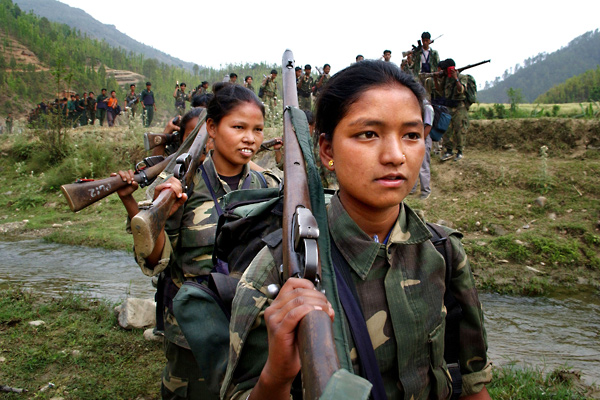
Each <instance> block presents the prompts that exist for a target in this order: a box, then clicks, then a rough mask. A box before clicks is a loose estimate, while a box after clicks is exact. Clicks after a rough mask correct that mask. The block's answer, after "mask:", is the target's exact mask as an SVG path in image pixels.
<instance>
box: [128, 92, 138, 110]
mask: <svg viewBox="0 0 600 400" xmlns="http://www.w3.org/2000/svg"><path fill="white" fill-rule="evenodd" d="M139 102H140V100H139V98H138V95H137V94H135V93H131V92H129V93H127V96H125V105H126V106H127V107H129V108H137V103H139Z"/></svg>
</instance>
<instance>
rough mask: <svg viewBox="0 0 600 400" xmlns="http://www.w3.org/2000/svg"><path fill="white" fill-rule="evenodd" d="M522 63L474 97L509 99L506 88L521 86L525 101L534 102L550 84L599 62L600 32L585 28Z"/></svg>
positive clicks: (482, 101)
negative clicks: (558, 46) (559, 45)
mask: <svg viewBox="0 0 600 400" xmlns="http://www.w3.org/2000/svg"><path fill="white" fill-rule="evenodd" d="M524 64H525V66H524V67H521V66H517V68H516V71H515V73H514V74H512V75H510V76H508V77H506V78H505V79H504V80H502V81H500V82H498V83H496V84H495V85H494V86H493V87H492V88H490V89H486V90H481V91H479V93H478V94H477V99H478V100H479V101H480V102H481V103H508V102H509V99H508V96H507V95H506V91H507V90H508V89H509V88H513V89H521V90H522V94H523V100H524V101H525V102H533V101H534V100H535V99H536V98H537V97H538V96H540V95H541V94H543V93H545V92H546V91H548V90H549V89H550V88H552V87H553V86H555V85H558V84H561V83H563V82H564V81H566V80H567V79H569V78H571V77H573V76H575V75H579V74H581V73H583V72H586V71H588V70H590V69H596V66H598V65H600V32H599V31H598V30H597V29H596V30H595V31H590V32H586V33H584V34H583V35H581V36H579V37H577V38H575V39H573V40H572V41H571V42H569V44H568V45H567V46H566V47H563V48H561V49H559V50H557V51H555V52H553V53H550V54H546V53H541V54H538V55H537V56H535V57H531V58H528V59H527V60H525V61H524Z"/></svg>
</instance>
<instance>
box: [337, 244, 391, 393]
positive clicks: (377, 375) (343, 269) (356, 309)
mask: <svg viewBox="0 0 600 400" xmlns="http://www.w3.org/2000/svg"><path fill="white" fill-rule="evenodd" d="M331 257H332V260H333V267H334V269H335V278H336V282H337V285H338V286H337V288H338V294H339V296H340V301H341V303H342V308H343V309H344V314H345V315H346V319H347V320H348V325H349V326H350V333H351V335H352V338H353V339H354V345H355V346H356V352H357V353H358V362H359V364H360V370H361V374H362V375H363V377H364V378H365V379H367V380H368V381H369V382H371V383H372V384H373V389H371V398H372V399H373V400H384V399H387V396H386V393H385V388H384V386H383V378H382V377H381V372H380V371H379V366H378V365H377V359H376V358H375V350H373V343H372V342H371V337H370V336H369V331H368V329H367V323H366V322H365V317H364V314H363V312H362V309H361V307H360V304H359V302H358V293H357V292H356V286H355V285H354V282H353V281H352V277H351V276H350V265H348V263H347V262H346V259H345V258H344V257H343V256H342V254H341V253H340V250H339V249H338V248H337V246H336V244H335V242H334V241H333V240H331Z"/></svg>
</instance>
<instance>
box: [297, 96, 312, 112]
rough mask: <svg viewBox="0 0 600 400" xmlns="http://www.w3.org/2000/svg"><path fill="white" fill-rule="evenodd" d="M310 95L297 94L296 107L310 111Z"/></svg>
mask: <svg viewBox="0 0 600 400" xmlns="http://www.w3.org/2000/svg"><path fill="white" fill-rule="evenodd" d="M311 100H312V99H311V97H310V96H308V97H304V96H300V95H298V108H300V109H301V110H302V111H304V110H308V111H312V101H311Z"/></svg>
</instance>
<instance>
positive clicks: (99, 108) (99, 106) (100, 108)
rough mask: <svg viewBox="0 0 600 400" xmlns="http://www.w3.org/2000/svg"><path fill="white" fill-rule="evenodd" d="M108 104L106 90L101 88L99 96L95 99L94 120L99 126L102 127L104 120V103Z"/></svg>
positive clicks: (105, 106)
mask: <svg viewBox="0 0 600 400" xmlns="http://www.w3.org/2000/svg"><path fill="white" fill-rule="evenodd" d="M107 102H108V96H107V95H106V89H105V88H103V89H102V92H101V93H100V95H98V98H97V99H96V118H98V121H99V122H100V126H104V120H105V119H106V108H107V105H106V103H107Z"/></svg>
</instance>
